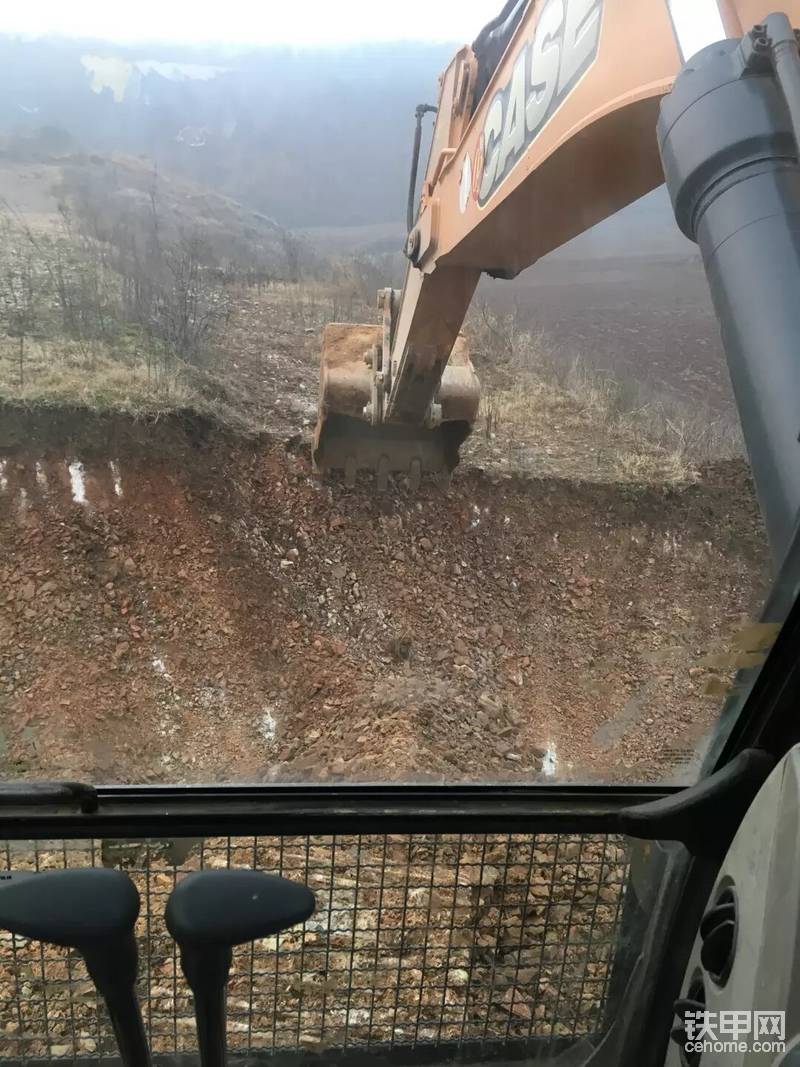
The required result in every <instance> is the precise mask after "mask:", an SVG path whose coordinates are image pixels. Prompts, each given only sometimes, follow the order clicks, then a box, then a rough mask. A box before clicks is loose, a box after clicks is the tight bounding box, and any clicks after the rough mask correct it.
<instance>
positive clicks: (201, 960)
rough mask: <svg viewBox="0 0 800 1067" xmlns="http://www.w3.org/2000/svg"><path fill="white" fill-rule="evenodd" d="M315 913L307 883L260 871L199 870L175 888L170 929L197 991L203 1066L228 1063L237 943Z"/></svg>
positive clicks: (169, 907) (168, 913) (169, 906)
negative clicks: (229, 997) (228, 1005)
mask: <svg viewBox="0 0 800 1067" xmlns="http://www.w3.org/2000/svg"><path fill="white" fill-rule="evenodd" d="M313 911H314V895H313V893H312V892H311V890H310V889H309V888H308V887H307V886H305V885H301V884H299V883H297V882H290V881H288V880H287V879H286V878H277V877H275V876H274V875H269V874H262V873H261V871H249V870H242V871H235V870H219V871H198V872H197V873H196V874H190V875H188V876H187V877H186V878H184V879H183V881H181V882H179V883H178V885H177V886H176V887H175V889H173V891H172V893H171V894H170V898H169V900H168V901H167V910H166V920H167V929H168V930H169V932H170V934H172V936H173V937H174V938H175V940H176V942H177V943H178V947H179V948H180V952H181V966H182V968H183V973H184V975H185V976H186V981H187V982H188V983H189V986H190V988H191V990H192V993H193V994H194V1005H195V1017H196V1019H197V1043H198V1047H199V1049H200V1063H201V1065H202V1067H224V1064H225V989H226V986H227V983H228V975H229V973H230V968H231V962H232V960H233V952H232V948H233V946H234V945H241V944H242V943H244V942H246V941H254V940H255V939H256V938H260V937H269V936H270V935H271V934H277V933H280V931H281V930H288V929H289V927H291V926H296V925H297V924H298V923H301V922H305V920H306V919H307V918H308V917H309V916H310V915H311V914H312V913H313Z"/></svg>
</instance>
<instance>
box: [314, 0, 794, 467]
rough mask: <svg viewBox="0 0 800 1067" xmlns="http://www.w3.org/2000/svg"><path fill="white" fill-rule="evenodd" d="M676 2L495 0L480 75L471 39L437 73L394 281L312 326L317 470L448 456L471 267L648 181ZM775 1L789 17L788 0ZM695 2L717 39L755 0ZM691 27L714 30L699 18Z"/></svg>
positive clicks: (456, 414) (541, 246)
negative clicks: (368, 314) (491, 35)
mask: <svg viewBox="0 0 800 1067" xmlns="http://www.w3.org/2000/svg"><path fill="white" fill-rule="evenodd" d="M676 6H682V7H683V8H684V9H685V8H686V4H685V3H680V0H675V2H674V3H673V2H672V0H635V2H632V0H529V2H528V3H527V4H525V3H522V2H520V3H519V4H517V5H514V4H511V3H509V4H507V5H506V9H510V11H509V20H510V22H511V28H510V31H509V32H508V36H507V40H505V41H503V42H502V43H503V45H504V51H503V53H502V56H501V58H500V60H499V62H497V64H496V66H495V67H494V69H493V71H491V72H490V74H489V76H488V81H487V80H486V79H487V75H486V71H485V69H483V67H482V63H483V59H484V57H483V56H482V54H481V50H480V48H478V54H476V51H475V49H474V48H471V47H464V48H461V49H460V50H459V51H458V52H457V53H456V55H455V56H454V58H453V60H452V61H451V63H450V64H449V66H448V67H447V69H446V70H445V71H444V73H443V74H442V76H441V78H440V92H439V103H438V111H437V117H436V123H435V127H434V131H433V138H432V145H431V151H430V156H429V162H428V167H427V172H426V174H425V178H424V182H423V185H422V192H421V197H420V203H419V213H418V216H417V219H416V222H415V223H414V225H413V227H412V228H411V230H410V232H409V234H408V238H407V242H406V249H405V252H406V256H407V257H408V260H409V265H408V268H407V272H406V277H405V282H404V285H403V289H402V291H401V292H399V293H397V292H395V291H393V290H384V291H383V292H382V293H381V294H379V300H380V303H381V306H382V308H383V321H382V323H381V324H380V325H375V326H372V325H369V326H368V325H363V326H350V325H342V324H333V325H331V326H329V327H327V329H326V332H325V336H324V340H323V353H322V370H321V397H320V411H319V420H318V424H317V431H316V435H315V447H314V458H315V462H316V465H317V467H318V468H320V469H322V470H327V469H331V468H333V469H336V468H338V469H343V470H345V472H346V478H347V480H348V482H351V483H352V481H353V480H354V478H355V473H356V471H357V470H358V469H359V468H362V467H367V468H372V469H374V470H376V471H377V473H378V480H379V485H381V484H385V483H386V481H387V479H388V475H389V473H390V472H391V471H405V472H408V473H409V475H410V477H411V480H412V482H418V480H419V478H420V476H421V474H422V472H423V471H426V470H430V471H449V470H451V469H452V468H453V467H454V466H455V464H456V463H457V461H458V448H459V445H460V443H461V441H462V440H463V439H464V437H465V436H466V434H467V433H468V432H469V430H470V427H471V425H472V422H473V421H474V419H475V417H476V415H477V410H478V403H479V397H480V388H479V383H478V380H477V376H476V375H475V372H474V370H473V368H472V364H471V362H470V360H469V355H468V353H467V349H466V344H465V342H464V339H463V337H462V336H461V335H460V330H461V327H462V324H463V321H464V317H465V315H466V313H467V310H468V308H469V304H470V301H471V300H472V297H473V294H474V291H475V287H476V286H477V284H478V280H479V278H480V275H481V273H482V272H483V271H485V272H487V273H489V274H491V275H493V276H495V277H501V278H510V277H513V276H514V275H516V274H518V273H519V271H521V270H523V269H524V268H525V267H528V266H529V265H530V264H532V263H533V262H535V261H536V260H537V259H538V258H540V257H541V256H543V255H545V254H546V253H547V252H550V251H552V250H553V249H555V248H557V247H559V246H560V245H562V244H564V243H565V242H566V241H568V240H570V239H571V238H573V237H575V236H577V235H578V234H580V233H582V232H583V231H584V230H586V229H588V228H589V227H591V226H593V225H595V224H596V223H598V222H600V221H601V220H602V219H605V218H607V217H608V216H609V215H612V214H613V213H614V212H616V211H618V210H620V209H621V208H623V207H624V206H626V205H627V204H629V203H631V202H632V201H633V200H635V199H637V198H638V197H640V196H642V195H644V194H645V193H647V192H648V191H649V190H651V189H653V188H654V187H655V186H657V185H659V184H660V183H661V182H662V181H663V180H664V173H663V169H662V162H661V157H660V153H659V145H658V141H657V137H656V123H657V118H658V112H659V104H660V102H661V100H662V98H663V97H664V96H665V94H667V93H668V92H669V91H670V89H671V87H672V85H673V82H674V80H675V78H676V76H677V74H678V73H679V71H680V70H681V67H682V66H683V62H684V58H685V57H684V56H683V55H682V53H681V39H680V34H679V28H678V27H677V26H676V21H675V20H674V15H675V11H674V10H673V9H674V8H675V7H676ZM781 7H784V8H787V9H788V13H789V16H790V18H791V17H793V21H794V22H795V24H796V22H797V20H798V18H800V2H799V0H792V2H789V3H784V4H781ZM700 8H703V9H705V10H706V13H708V11H710V12H711V15H712V23H713V19H714V18H716V20H717V24H718V27H719V32H718V33H717V34H716V38H717V39H718V38H724V37H741V36H742V34H743V33H744V31H745V30H746V29H749V28H750V27H751V26H753V25H754V24H755V23H758V22H759V20H760V19H762V18H764V17H765V16H766V14H767V12H768V11H769V10H770V9H771V8H770V5H769V3H768V2H767V3H765V2H763V0H720V2H719V4H717V3H715V2H714V0H711V3H710V4H709V3H705V2H699V0H698V3H697V9H698V11H697V17H698V18H700V16H701V14H702V13H701V12H700V11H699V9H700ZM506 9H504V12H505V11H506ZM698 29H699V31H700V32H701V33H709V32H710V33H711V34H712V36H711V37H710V40H712V41H713V40H714V39H715V35H714V32H713V25H712V26H708V25H706V26H701V27H699V28H698ZM479 41H480V38H479ZM494 43H495V44H496V41H495V42H494ZM476 44H477V42H476ZM484 65H485V64H484Z"/></svg>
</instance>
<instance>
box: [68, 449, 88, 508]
mask: <svg viewBox="0 0 800 1067" xmlns="http://www.w3.org/2000/svg"><path fill="white" fill-rule="evenodd" d="M67 469H68V470H69V481H70V487H71V489H72V499H73V500H74V501H75V503H76V504H85V503H86V471H85V469H84V466H83V464H82V463H81V461H80V460H79V459H74V460H73V461H72V463H70V464H69V466H68V468H67Z"/></svg>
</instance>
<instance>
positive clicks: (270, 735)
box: [258, 708, 278, 745]
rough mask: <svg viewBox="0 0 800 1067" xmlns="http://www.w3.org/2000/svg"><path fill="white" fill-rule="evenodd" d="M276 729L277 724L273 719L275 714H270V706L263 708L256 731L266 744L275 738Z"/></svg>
mask: <svg viewBox="0 0 800 1067" xmlns="http://www.w3.org/2000/svg"><path fill="white" fill-rule="evenodd" d="M277 731H278V724H277V723H276V721H275V716H274V715H273V714H272V710H271V709H270V708H265V710H264V713H263V714H262V716H261V718H260V720H259V723H258V732H259V733H260V734H261V736H262V737H263V738H264V740H265V741H266V742H267V744H268V745H271V744H272V743H273V741H274V740H275V735H276V733H277Z"/></svg>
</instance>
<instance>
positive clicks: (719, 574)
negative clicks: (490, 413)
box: [0, 409, 767, 782]
mask: <svg viewBox="0 0 800 1067" xmlns="http://www.w3.org/2000/svg"><path fill="white" fill-rule="evenodd" d="M2 427H3V432H2V439H0V729H1V731H2V733H0V759H1V760H2V764H3V771H4V773H11V774H15V775H19V774H26V775H31V776H38V777H67V778H85V779H90V780H93V781H105V782H112V781H113V782H134V781H159V780H168V781H176V780H177V781H186V782H199V781H222V780H225V781H229V780H250V781H253V780H262V781H269V780H307V779H308V780H317V781H320V780H336V779H346V780H358V781H374V780H403V781H408V780H417V781H425V780H447V781H455V780H473V781H474V780H516V781H530V780H536V779H540V778H547V779H548V780H552V779H553V778H554V777H556V778H572V779H583V780H610V779H613V780H620V779H623V780H651V779H654V778H668V779H672V778H674V777H676V776H677V777H681V776H683V775H686V774H687V773H689V769H688V767H687V760H690V759H691V753H692V752H693V751H694V750H695V749H696V747H697V746H698V744H700V743H701V740H702V738H703V737H704V736H705V735H706V734H707V732H708V730H709V729H710V727H711V725H712V724H713V722H714V720H715V718H716V715H717V713H718V707H719V699H720V696H719V694H720V690H721V689H724V685H725V683H726V681H727V678H726V677H725V676H721V675H720V674H719V672H718V671H716V670H714V669H712V668H711V667H710V666H708V665H707V664H708V662H709V661H708V660H707V659H706V657H709V656H712V657H713V656H714V654H719V653H720V652H722V653H724V652H725V651H726V650H727V649H728V648H729V647H730V643H731V640H732V635H734V633H735V632H736V631H737V629H739V628H740V627H741V626H742V624H743V623H744V622H745V621H746V620H747V618H748V617H749V616H750V615H751V614H752V613H754V612H756V611H757V609H758V605H759V604H760V602H761V599H762V597H763V592H764V587H765V583H766V580H767V563H766V555H765V550H764V547H763V535H762V531H761V526H760V520H759V518H758V514H757V509H756V506H755V503H754V501H753V497H752V493H751V489H750V484H749V480H748V478H747V475H746V472H745V469H744V466H743V464H740V463H739V462H731V463H727V464H720V465H718V466H716V467H715V468H712V469H708V470H704V471H702V472H700V474H699V477H698V479H697V480H696V482H695V484H692V485H686V486H682V487H674V486H673V487H670V486H665V485H662V486H659V485H650V486H643V485H635V484H627V485H624V484H603V483H599V482H595V483H589V482H577V481H575V480H564V479H559V478H558V477H555V476H550V477H540V478H535V479H527V480H523V479H519V478H515V477H507V476H501V475H500V474H497V473H492V472H491V471H490V472H483V471H480V470H478V469H475V468H472V469H460V470H459V472H457V475H456V477H455V478H454V480H453V483H452V486H451V488H450V490H449V491H448V492H447V493H444V492H442V490H441V489H439V488H434V487H433V486H430V487H428V486H423V488H422V490H421V491H419V492H418V493H417V494H413V495H412V494H411V493H409V492H408V491H407V490H406V489H405V487H404V486H403V485H402V484H399V485H396V486H395V487H394V488H393V491H392V492H391V493H387V494H384V495H377V494H376V493H375V492H374V488H373V485H372V483H367V482H365V483H364V484H363V485H361V484H359V485H358V486H357V487H356V488H355V489H354V490H351V491H347V490H345V489H344V488H343V487H342V486H341V485H327V484H324V483H321V482H319V481H318V480H316V479H315V478H314V477H313V476H312V472H311V468H310V464H309V459H308V455H307V452H306V450H305V448H304V447H303V446H302V445H298V443H297V440H296V438H295V437H294V436H290V437H289V438H288V439H281V438H276V437H274V436H273V437H266V436H262V437H258V438H250V439H243V438H237V437H235V436H231V435H230V434H227V433H225V432H223V431H221V430H219V429H216V428H214V427H213V426H211V425H210V424H208V423H205V422H202V421H200V420H198V419H196V418H195V419H191V418H188V417H187V418H178V417H176V418H175V419H172V420H161V421H159V422H157V423H153V424H145V423H141V422H140V423H132V422H128V421H125V420H122V419H119V418H105V419H102V418H98V417H96V416H91V415H88V414H83V415H82V414H80V413H79V412H63V411H62V412H53V411H51V412H44V413H39V414H37V415H34V414H31V413H25V412H20V411H12V410H11V409H5V411H4V412H2ZM715 662H716V661H715ZM709 694H711V695H709Z"/></svg>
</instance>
